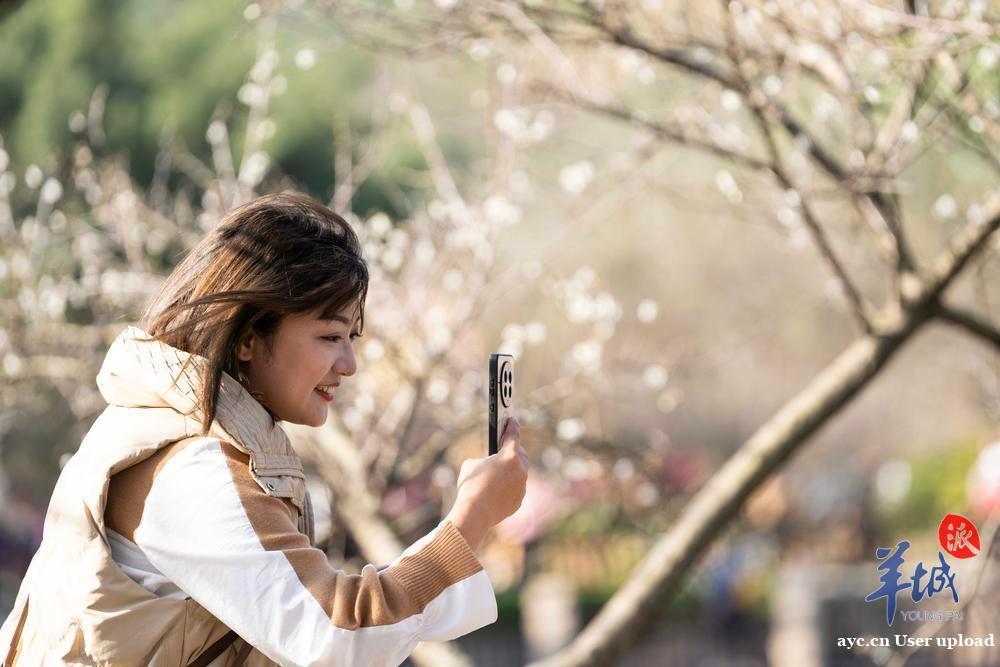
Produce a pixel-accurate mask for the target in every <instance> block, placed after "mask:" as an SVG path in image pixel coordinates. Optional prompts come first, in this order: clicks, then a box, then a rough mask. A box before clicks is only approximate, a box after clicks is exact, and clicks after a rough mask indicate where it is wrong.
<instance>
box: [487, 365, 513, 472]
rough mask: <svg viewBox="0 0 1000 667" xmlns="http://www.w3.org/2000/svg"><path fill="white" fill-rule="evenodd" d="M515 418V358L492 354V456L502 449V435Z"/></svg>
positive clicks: (490, 440) (490, 439)
mask: <svg viewBox="0 0 1000 667" xmlns="http://www.w3.org/2000/svg"><path fill="white" fill-rule="evenodd" d="M513 416H514V357H513V356H512V355H509V354H500V353H499V352H493V353H492V354H490V438H489V442H490V454H491V455H492V454H496V453H497V452H498V451H499V449H500V435H501V434H502V432H503V427H504V424H505V423H506V421H507V418H508V417H513Z"/></svg>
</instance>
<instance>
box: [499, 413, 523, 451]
mask: <svg viewBox="0 0 1000 667" xmlns="http://www.w3.org/2000/svg"><path fill="white" fill-rule="evenodd" d="M520 435H521V422H519V421H517V417H508V418H507V421H506V422H505V424H504V429H503V435H501V436H500V451H504V450H505V449H508V448H510V447H512V446H513V444H508V443H516V442H517V441H518V439H519V438H520Z"/></svg>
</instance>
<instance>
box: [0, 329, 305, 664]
mask: <svg viewBox="0 0 1000 667" xmlns="http://www.w3.org/2000/svg"><path fill="white" fill-rule="evenodd" d="M131 337H136V338H147V337H148V335H147V334H146V333H145V332H144V331H142V330H141V329H139V328H138V327H135V326H129V327H126V328H125V330H124V331H123V332H122V333H121V334H119V336H118V338H117V339H115V341H114V343H113V344H112V346H111V348H110V350H109V351H108V354H107V357H106V358H105V360H104V364H103V366H102V368H101V371H100V373H99V374H98V376H97V385H98V388H99V389H100V391H101V394H102V395H103V396H104V398H105V399H106V400H107V402H108V407H107V408H105V410H104V411H103V412H102V413H101V414H100V416H99V417H98V418H97V420H96V421H95V422H94V424H93V426H92V427H91V429H90V431H88V433H87V435H86V436H85V437H84V439H83V442H82V443H81V445H80V448H79V450H78V451H77V452H76V454H74V455H73V457H72V458H70V460H69V462H68V463H67V464H66V466H65V467H64V468H63V471H62V473H61V474H60V476H59V480H58V482H57V483H56V487H55V490H54V491H53V493H52V499H51V501H50V502H49V509H48V513H47V515H46V517H45V528H44V532H43V538H42V543H41V546H40V547H39V548H38V552H37V553H36V554H35V556H34V558H33V559H32V561H31V564H30V566H29V567H28V571H27V573H26V574H25V576H24V580H23V581H22V583H21V589H20V591H19V592H18V595H17V600H16V602H15V604H14V609H13V611H12V612H11V614H10V616H9V617H8V618H7V620H6V622H5V623H4V624H3V627H2V628H0V658H5V662H4V667H7V660H11V661H12V662H13V664H16V665H17V666H18V667H21V666H22V665H24V666H27V667H39V666H43V665H109V666H111V665H114V666H115V667H118V666H121V667H126V666H132V665H136V666H138V665H150V666H153V667H160V666H162V665H169V666H170V667H177V666H187V665H192V664H196V665H209V664H210V665H211V667H222V666H223V665H234V664H243V665H246V666H247V667H260V666H262V665H274V664H275V663H273V662H272V661H270V660H269V659H268V658H267V657H266V656H264V655H263V654H262V653H260V652H259V651H256V650H250V647H249V646H246V645H245V643H244V642H243V641H242V640H241V639H238V638H237V639H235V641H233V637H234V635H233V633H231V632H230V630H229V628H227V627H226V626H225V625H223V624H222V623H220V622H219V621H218V620H217V619H215V618H214V617H213V616H212V615H211V614H209V613H208V612H207V611H206V610H205V609H204V608H203V607H201V606H200V605H199V604H198V603H196V602H195V601H194V600H191V599H186V600H175V599H169V598H160V597H158V596H156V595H155V594H153V593H151V592H149V591H147V590H146V589H145V588H143V587H142V586H140V585H139V584H138V583H136V582H135V581H133V580H132V579H130V578H129V577H128V575H126V574H125V573H124V572H123V571H122V570H121V569H120V568H119V567H118V565H117V564H116V563H115V562H114V561H113V560H112V558H111V551H110V547H109V545H108V539H107V535H106V533H105V525H104V510H105V504H106V500H107V491H108V480H109V479H110V477H111V476H112V475H113V474H115V473H117V472H119V471H121V470H123V469H125V468H127V467H129V466H131V465H134V464H136V463H139V462H140V461H143V460H144V459H146V458H148V457H149V456H151V455H152V454H154V453H155V452H156V451H157V450H158V449H159V448H161V447H165V446H166V445H169V444H172V443H174V442H177V441H179V440H183V439H185V438H189V437H192V436H195V435H198V433H199V430H200V422H199V417H200V415H199V414H198V412H197V411H196V410H195V401H196V396H197V395H198V389H199V384H198V383H199V382H200V378H199V375H198V373H197V369H198V367H197V366H192V365H189V367H188V368H187V369H186V370H185V371H184V372H183V373H181V368H182V366H183V364H184V362H185V360H187V359H188V357H189V356H191V357H192V358H193V361H194V362H196V363H198V362H200V363H203V362H204V360H203V359H202V358H201V357H198V356H196V355H188V354H187V353H186V352H184V351H182V350H178V349H176V348H173V347H170V346H168V345H165V344H162V343H159V342H156V343H140V342H134V341H131V340H128V339H129V338H131ZM178 375H180V379H179V380H178V381H177V383H176V385H174V386H171V384H172V383H173V382H174V379H175V378H176V377H177V376H178ZM209 435H210V436H214V437H218V438H220V439H221V440H223V441H225V442H228V443H231V444H232V445H234V446H235V447H236V448H238V449H240V450H242V451H243V452H245V453H246V454H248V455H249V457H250V471H251V474H252V476H253V478H254V479H255V480H256V481H257V483H258V484H260V486H261V488H262V489H263V490H264V491H265V492H266V493H268V494H269V495H272V496H278V497H281V498H287V499H288V500H290V501H291V502H292V503H293V504H294V505H295V506H296V507H297V508H298V510H299V530H300V531H302V532H303V533H304V534H305V535H307V536H309V539H310V542H312V541H313V525H312V506H311V503H310V499H309V495H308V492H307V490H306V486H305V475H304V473H303V471H302V464H301V462H300V460H299V457H298V456H297V455H296V454H295V452H294V450H293V449H292V447H291V444H290V443H289V440H288V436H287V435H286V434H285V432H284V431H283V430H282V429H281V427H280V426H279V425H277V424H273V423H272V420H271V416H270V415H269V414H268V413H267V411H266V410H265V409H264V408H263V406H261V405H260V403H258V402H257V400H256V399H254V398H253V397H252V396H250V394H248V393H247V392H246V390H245V389H244V388H243V387H242V385H240V384H239V382H237V381H236V380H235V379H233V378H232V377H231V376H230V375H228V374H226V373H223V375H222V385H221V387H220V390H219V399H218V410H217V415H216V419H215V421H214V422H213V423H212V427H211V429H210V431H209ZM15 635H18V636H17V637H16V638H15ZM223 647H224V650H221V649H223ZM220 650H221V653H220ZM213 653H218V656H217V657H215V658H214V659H213V658H212V654H213ZM241 661H242V662H241Z"/></svg>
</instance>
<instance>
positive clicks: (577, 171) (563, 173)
mask: <svg viewBox="0 0 1000 667" xmlns="http://www.w3.org/2000/svg"><path fill="white" fill-rule="evenodd" d="M594 174H595V172H594V165H592V164H591V163H590V162H589V161H587V160H580V161H578V162H574V163H573V164H570V165H567V166H565V167H563V168H562V169H561V170H559V185H560V186H561V187H562V189H563V190H565V191H566V192H568V193H569V194H571V195H578V194H581V193H582V192H583V191H584V190H586V189H587V186H588V185H590V182H591V181H592V180H593V179H594Z"/></svg>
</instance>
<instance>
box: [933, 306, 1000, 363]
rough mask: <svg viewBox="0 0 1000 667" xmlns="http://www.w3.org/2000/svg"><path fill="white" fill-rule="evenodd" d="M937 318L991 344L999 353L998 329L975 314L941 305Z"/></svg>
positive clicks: (999, 336)
mask: <svg viewBox="0 0 1000 667" xmlns="http://www.w3.org/2000/svg"><path fill="white" fill-rule="evenodd" d="M937 315H938V317H940V318H941V319H942V320H943V321H945V322H947V323H949V324H954V325H955V326H959V327H961V328H963V329H965V330H966V331H968V332H969V333H971V334H973V335H974V336H979V337H980V338H982V339H983V340H984V341H986V342H988V343H993V345H995V346H996V348H997V351H998V352H1000V328H997V327H996V326H995V325H994V324H993V323H992V322H990V321H989V320H987V319H984V318H982V317H980V316H979V315H977V314H976V313H973V312H969V311H965V310H962V309H959V308H955V307H953V306H946V305H944V304H941V305H939V306H938V312H937Z"/></svg>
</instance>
